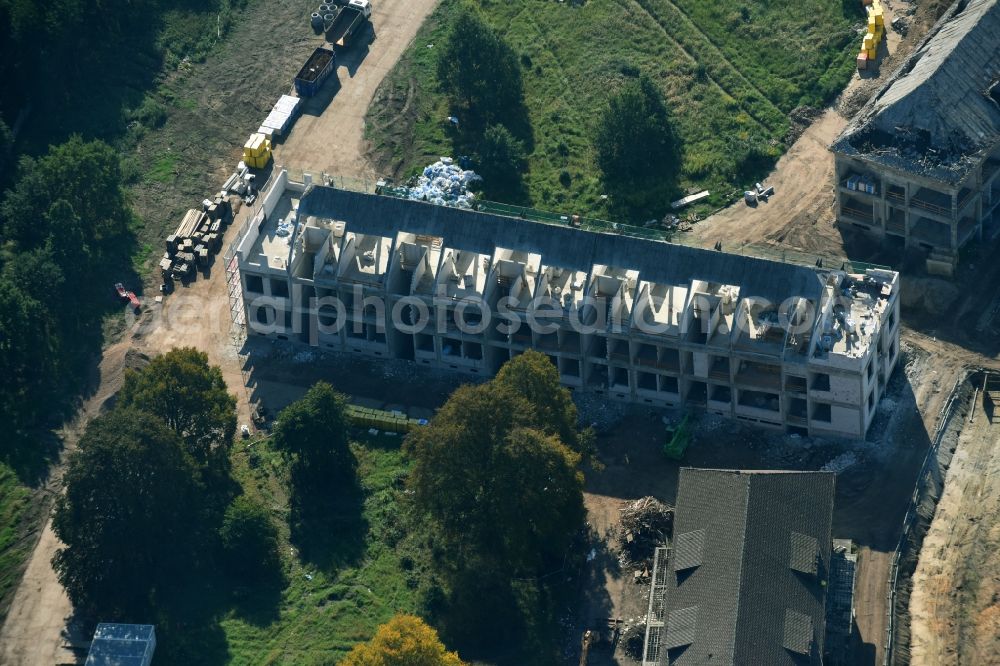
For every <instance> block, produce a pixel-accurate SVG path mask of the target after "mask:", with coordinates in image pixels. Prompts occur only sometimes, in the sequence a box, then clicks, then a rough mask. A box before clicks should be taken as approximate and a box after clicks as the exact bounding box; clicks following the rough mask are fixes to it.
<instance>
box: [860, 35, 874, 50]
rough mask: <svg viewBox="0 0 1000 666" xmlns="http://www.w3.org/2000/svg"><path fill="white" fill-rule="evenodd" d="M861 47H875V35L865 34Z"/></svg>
mask: <svg viewBox="0 0 1000 666" xmlns="http://www.w3.org/2000/svg"><path fill="white" fill-rule="evenodd" d="M861 48H863V49H865V50H867V49H873V48H875V35H865V37H864V40H863V41H862V46H861Z"/></svg>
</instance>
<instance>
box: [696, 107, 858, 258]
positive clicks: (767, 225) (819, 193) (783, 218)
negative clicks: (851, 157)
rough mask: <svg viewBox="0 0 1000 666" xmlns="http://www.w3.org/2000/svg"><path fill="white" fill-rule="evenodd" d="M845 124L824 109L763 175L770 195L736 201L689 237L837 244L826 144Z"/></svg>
mask: <svg viewBox="0 0 1000 666" xmlns="http://www.w3.org/2000/svg"><path fill="white" fill-rule="evenodd" d="M846 126H847V120H845V119H844V117H843V116H841V115H840V113H838V112H837V111H836V110H835V109H828V110H827V111H826V112H824V113H823V115H821V116H820V117H819V118H818V119H817V120H816V121H815V122H814V123H813V124H812V125H810V126H809V127H808V128H807V129H806V131H805V132H804V133H803V134H802V136H800V137H799V139H798V141H796V142H795V143H794V144H793V145H792V147H791V149H790V150H789V151H788V152H787V153H785V155H784V156H782V158H781V159H780V160H778V164H777V166H776V168H775V170H774V172H773V173H772V174H771V176H770V177H769V178H768V179H767V184H768V185H773V186H774V189H775V192H776V194H775V196H773V197H771V199H770V201H769V202H768V203H763V202H762V203H760V204H758V205H757V207H756V208H750V207H749V206H747V205H746V204H744V203H743V202H742V201H740V202H738V203H736V204H734V205H732V206H730V207H729V208H726V209H725V210H723V211H721V212H719V213H717V214H715V215H713V216H712V217H710V218H708V219H707V220H705V221H703V222H699V223H698V224H696V225H695V227H694V231H693V232H691V234H690V236H691V238H692V240H693V241H694V242H695V243H696V244H698V245H703V246H714V245H715V243H716V242H717V241H721V242H722V247H723V250H726V249H728V250H730V251H735V250H736V248H738V247H739V246H740V245H744V244H746V243H757V244H766V245H782V246H784V247H788V248H790V249H794V250H800V251H803V252H809V253H822V252H828V251H830V250H836V249H839V248H840V247H841V245H842V242H841V237H840V233H839V232H838V231H837V230H836V228H835V227H834V225H833V191H832V187H831V184H832V183H833V157H832V156H831V154H830V152H829V151H828V150H827V146H829V145H830V143H831V142H832V141H833V140H834V139H835V138H837V135H839V134H840V132H841V131H842V130H843V129H844V127H846Z"/></svg>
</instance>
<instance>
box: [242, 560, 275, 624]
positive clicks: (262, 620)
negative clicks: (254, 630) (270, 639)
mask: <svg viewBox="0 0 1000 666" xmlns="http://www.w3.org/2000/svg"><path fill="white" fill-rule="evenodd" d="M230 584H231V586H232V587H231V590H232V597H231V598H232V609H233V612H234V613H235V614H236V615H238V616H239V617H240V619H242V620H245V621H246V622H247V623H249V624H252V625H253V626H255V627H267V626H269V625H271V624H273V623H274V622H276V621H277V620H278V619H279V617H280V616H281V594H282V591H283V590H284V589H285V587H287V585H288V579H287V578H286V577H285V574H284V572H283V571H281V569H280V564H278V565H277V568H275V569H273V570H272V572H271V575H269V576H267V577H265V578H262V579H259V580H255V581H252V582H251V583H249V584H248V583H245V582H242V581H231V583H230Z"/></svg>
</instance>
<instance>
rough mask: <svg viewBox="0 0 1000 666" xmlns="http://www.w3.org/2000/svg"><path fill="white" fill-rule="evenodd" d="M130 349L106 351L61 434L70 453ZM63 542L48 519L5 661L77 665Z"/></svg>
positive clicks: (14, 607)
mask: <svg viewBox="0 0 1000 666" xmlns="http://www.w3.org/2000/svg"><path fill="white" fill-rule="evenodd" d="M129 349H130V344H129V341H128V340H125V341H122V342H120V343H118V344H115V345H113V346H111V347H109V348H108V349H107V350H105V352H104V357H103V359H102V361H101V365H100V385H99V388H98V390H97V392H96V393H95V394H94V395H93V396H92V397H91V398H89V399H88V400H87V401H86V402H85V403H84V405H83V407H82V409H81V410H80V412H79V414H78V416H77V418H76V421H75V422H74V423H72V424H70V425H69V426H67V427H66V428H65V430H64V431H63V432H62V438H63V441H64V443H65V449H64V451H65V453H69V452H71V451H72V450H73V449H74V448H75V446H76V441H77V439H78V437H79V435H80V434H81V433H82V432H83V428H84V427H85V426H86V424H87V423H88V422H89V421H90V420H91V419H92V418H94V417H95V416H97V415H98V414H99V413H100V412H101V409H102V407H103V405H104V404H105V403H106V402H107V400H108V399H109V398H110V397H111V396H113V395H114V394H115V393H116V392H117V391H118V389H119V388H120V387H121V380H122V376H123V372H124V369H125V367H127V365H128V364H129ZM64 459H65V455H64ZM61 472H62V470H61V468H60V467H58V466H57V467H56V468H55V469H53V475H52V478H51V479H50V480H49V482H48V484H47V485H48V487H49V488H50V489H51V490H52V492H58V491H59V488H61ZM61 546H62V543H61V542H60V541H59V539H58V538H56V535H55V534H54V533H53V532H52V520H51V519H49V520H48V521H46V523H45V527H44V529H43V530H42V533H41V536H40V538H39V540H38V543H37V544H36V545H35V550H34V551H32V553H31V558H30V559H29V560H28V566H27V568H26V569H25V571H24V577H23V578H22V579H21V583H20V585H19V586H18V588H17V592H15V593H14V600H13V602H12V603H11V607H10V613H9V614H8V615H7V619H6V621H5V622H4V625H3V628H2V629H0V664H4V665H5V666H6V665H7V664H11V665H14V664H18V665H24V666H52V664H65V663H74V655H73V653H72V652H71V651H70V650H68V649H66V648H64V647H63V644H64V641H63V635H62V634H63V630H64V629H65V628H66V623H67V620H68V619H69V618H70V615H71V614H72V612H73V606H72V604H70V601H69V598H68V597H67V596H66V592H65V591H64V590H63V588H62V585H60V584H59V581H58V580H56V575H55V572H54V571H53V570H52V565H51V562H52V557H53V556H54V555H55V554H56V551H57V550H58V549H59V548H60V547H61Z"/></svg>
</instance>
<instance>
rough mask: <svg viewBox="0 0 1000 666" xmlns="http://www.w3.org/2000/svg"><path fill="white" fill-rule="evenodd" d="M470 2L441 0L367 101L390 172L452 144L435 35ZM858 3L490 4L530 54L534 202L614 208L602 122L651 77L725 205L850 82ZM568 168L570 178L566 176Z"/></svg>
mask: <svg viewBox="0 0 1000 666" xmlns="http://www.w3.org/2000/svg"><path fill="white" fill-rule="evenodd" d="M459 1H460V0H444V1H443V2H442V3H441V5H440V6H439V7H438V9H437V10H436V11H435V12H434V14H433V16H432V17H431V19H430V20H429V21H428V22H427V23H425V25H424V26H423V27H422V29H421V31H420V33H419V34H418V36H417V38H416V40H415V41H414V43H413V45H412V47H411V48H410V50H409V51H408V52H407V53H406V54H405V56H404V58H403V59H402V60H401V61H400V63H399V64H398V65H397V67H396V68H395V69H394V70H393V71H392V72H391V73H390V75H389V77H388V79H387V81H386V83H385V84H384V85H383V91H382V92H383V93H384V95H383V97H380V98H378V99H377V101H376V103H374V104H373V105H372V107H371V109H370V110H369V118H368V121H369V122H368V127H369V130H368V138H369V139H370V140H371V142H372V145H373V150H374V155H375V156H376V159H377V162H378V164H379V166H380V167H381V168H382V169H383V170H384V171H385V172H387V173H393V174H394V175H396V176H399V177H406V176H409V175H411V174H413V173H415V172H416V171H418V170H419V169H420V168H422V167H423V166H424V165H426V164H427V163H428V161H430V160H433V159H434V158H436V156H438V155H445V154H449V153H450V152H451V146H452V137H451V136H450V135H449V130H448V128H447V126H446V123H445V122H443V119H444V118H446V117H447V116H448V115H449V108H448V104H447V101H446V100H445V99H444V98H443V96H442V95H441V94H440V92H439V91H438V86H437V81H436V76H435V61H436V49H435V48H434V47H433V46H432V45H435V44H440V43H442V42H443V40H444V39H445V35H446V32H447V26H448V24H449V18H450V16H451V15H452V14H453V13H454V12H455V11H456V7H457V6H458V3H459ZM854 4H855V3H853V2H844V3H843V4H841V3H836V2H835V3H828V2H825V1H823V0H802V1H801V2H798V3H792V4H789V3H767V2H764V1H763V0H717V1H716V2H712V3H706V2H704V1H703V0H673V1H672V2H671V1H670V0H623V1H613V0H590V1H588V2H586V3H585V4H583V5H582V6H575V5H573V4H571V3H553V2H510V3H499V2H483V3H481V6H482V9H483V11H484V13H485V14H486V16H487V17H488V18H489V20H490V21H491V23H492V24H493V25H494V26H495V27H497V28H498V29H500V30H501V31H502V32H503V33H504V35H505V36H506V38H507V40H508V41H509V42H510V44H511V45H512V46H513V48H514V49H515V50H516V51H517V52H518V53H519V54H520V57H521V62H522V69H523V73H524V82H525V93H526V100H525V101H526V104H527V108H528V113H529V116H530V118H531V123H532V126H533V129H534V151H533V153H532V154H531V155H530V157H529V160H528V172H527V173H526V174H525V184H526V188H527V192H528V199H529V201H528V202H527V203H530V204H531V205H533V206H535V207H538V208H543V209H550V210H556V211H558V212H568V213H579V214H585V215H590V216H594V217H608V216H610V215H611V210H610V209H609V207H608V203H607V202H606V201H603V200H602V199H601V194H602V193H603V188H602V185H601V182H600V178H599V173H598V170H597V167H596V163H595V155H594V150H593V146H592V137H593V134H594V129H595V127H594V123H595V122H596V118H597V117H598V115H599V111H600V109H602V108H603V107H604V106H605V104H606V103H607V99H608V97H609V94H610V93H611V92H612V91H614V90H615V89H617V88H618V87H620V86H621V85H622V83H623V81H624V80H625V79H626V78H627V77H632V76H637V75H638V74H640V73H645V74H647V75H649V76H650V77H652V78H653V80H654V81H656V82H657V84H658V85H659V86H660V87H661V89H662V90H663V91H664V94H665V95H666V98H667V100H668V103H669V105H670V108H671V110H672V112H673V115H674V118H675V121H676V123H677V126H678V130H679V133H680V135H681V137H682V139H683V142H684V146H685V154H684V165H683V171H682V176H681V179H680V182H679V183H678V189H688V188H692V187H697V188H707V189H710V190H711V191H712V192H713V196H712V198H711V200H710V203H709V204H708V206H718V205H721V204H723V203H727V202H728V201H730V200H731V199H732V198H734V197H735V196H736V195H737V193H738V192H739V191H741V190H742V189H743V188H744V186H746V185H747V184H749V183H750V182H753V181H754V180H755V179H758V178H760V177H762V176H763V175H764V174H766V172H767V171H768V169H769V168H770V167H771V166H772V165H773V162H774V161H775V160H776V159H777V157H778V156H780V154H781V153H782V152H783V151H784V150H785V149H786V145H785V137H786V135H787V133H788V129H789V123H788V119H787V116H788V113H789V112H790V111H791V110H792V109H794V108H795V107H797V106H800V105H808V106H814V107H818V106H822V105H824V104H826V103H828V102H829V101H830V100H831V99H832V97H833V96H835V95H836V93H837V92H838V91H839V90H840V89H842V87H843V86H844V85H845V84H846V83H847V81H848V80H849V77H850V75H851V72H852V70H853V67H854V61H853V58H852V55H853V51H854V43H853V42H854V36H855V35H854V32H853V28H852V26H853V25H854V24H855V23H857V22H859V18H858V17H859V16H860V15H859V14H856V13H855V10H856V8H855V7H854ZM857 11H860V10H857ZM411 90H412V91H413V94H412V96H411V95H409V93H410V91H411ZM408 97H409V98H410V99H409V103H408V104H407V103H406V100H407V98H408ZM563 171H566V172H567V173H568V174H569V179H568V181H567V179H566V178H565V176H563V177H562V179H560V175H561V173H562V172H563ZM567 182H568V184H567Z"/></svg>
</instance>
